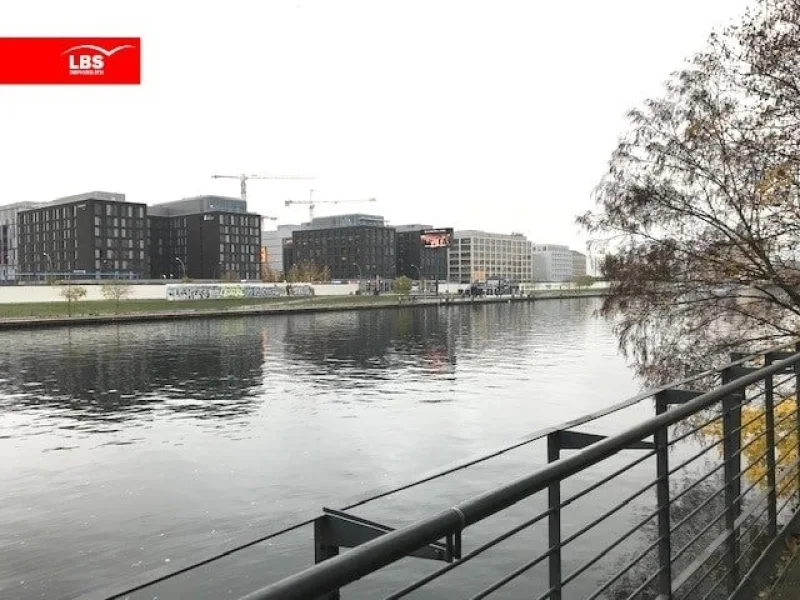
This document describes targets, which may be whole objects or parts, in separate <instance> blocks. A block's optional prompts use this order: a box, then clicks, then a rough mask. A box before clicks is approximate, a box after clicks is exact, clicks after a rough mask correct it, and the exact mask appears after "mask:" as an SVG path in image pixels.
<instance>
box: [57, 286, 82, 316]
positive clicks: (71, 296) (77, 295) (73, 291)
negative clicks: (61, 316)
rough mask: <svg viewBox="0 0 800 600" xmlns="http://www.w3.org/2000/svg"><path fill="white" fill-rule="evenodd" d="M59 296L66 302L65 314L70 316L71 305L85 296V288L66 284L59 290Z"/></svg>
mask: <svg viewBox="0 0 800 600" xmlns="http://www.w3.org/2000/svg"><path fill="white" fill-rule="evenodd" d="M59 294H60V295H61V297H62V298H64V300H66V301H67V314H68V315H69V316H72V303H73V302H77V301H78V300H80V299H81V298H83V297H84V296H86V288H85V287H81V286H79V285H69V284H67V285H66V286H65V287H62V288H61V291H60V292H59Z"/></svg>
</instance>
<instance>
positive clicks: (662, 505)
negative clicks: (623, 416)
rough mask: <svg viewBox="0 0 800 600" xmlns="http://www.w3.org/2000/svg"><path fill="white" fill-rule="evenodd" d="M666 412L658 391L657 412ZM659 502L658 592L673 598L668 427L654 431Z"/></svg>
mask: <svg viewBox="0 0 800 600" xmlns="http://www.w3.org/2000/svg"><path fill="white" fill-rule="evenodd" d="M666 411H667V400H666V398H665V396H664V392H659V393H658V394H656V414H659V415H660V414H661V413H664V412H666ZM653 441H654V442H655V445H656V478H657V482H656V501H657V503H658V594H659V596H658V597H659V599H663V600H672V537H671V531H670V530H671V528H672V525H671V521H670V514H669V509H670V491H669V428H667V427H663V428H661V429H659V430H658V431H656V432H655V434H654V435H653Z"/></svg>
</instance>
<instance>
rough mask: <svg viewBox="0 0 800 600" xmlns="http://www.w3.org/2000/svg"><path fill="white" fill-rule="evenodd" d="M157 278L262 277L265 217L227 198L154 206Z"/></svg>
mask: <svg viewBox="0 0 800 600" xmlns="http://www.w3.org/2000/svg"><path fill="white" fill-rule="evenodd" d="M148 215H149V217H148V220H149V231H150V238H151V240H152V243H153V246H152V251H151V261H152V263H153V265H154V268H153V273H152V276H153V277H154V278H162V277H168V278H180V277H182V276H184V275H185V276H186V277H189V278H192V279H218V278H221V277H225V276H227V277H233V278H235V279H252V280H255V279H259V278H260V257H261V223H260V221H261V218H260V216H259V215H257V214H255V213H249V212H247V203H246V202H245V201H244V200H240V199H238V198H231V197H227V196H196V197H193V198H184V199H182V200H176V201H173V202H164V203H160V204H154V205H152V206H150V207H148Z"/></svg>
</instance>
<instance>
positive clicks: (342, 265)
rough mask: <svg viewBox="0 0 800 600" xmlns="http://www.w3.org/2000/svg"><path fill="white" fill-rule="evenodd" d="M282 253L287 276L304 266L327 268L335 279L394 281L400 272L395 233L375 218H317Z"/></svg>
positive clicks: (304, 226)
mask: <svg viewBox="0 0 800 600" xmlns="http://www.w3.org/2000/svg"><path fill="white" fill-rule="evenodd" d="M286 241H287V242H288V240H286ZM283 251H284V253H285V257H290V261H287V260H286V258H285V259H284V267H285V268H286V272H288V269H290V268H291V266H292V265H301V264H303V263H311V264H314V265H316V266H317V267H328V269H329V270H330V273H331V278H332V279H362V278H363V279H368V278H375V277H378V278H382V279H393V278H394V277H395V274H396V272H397V264H396V254H395V253H396V233H395V230H394V228H393V227H387V226H386V223H385V221H384V219H383V217H380V216H376V215H363V214H351V215H336V216H333V217H319V218H316V219H314V220H313V221H311V223H304V224H303V228H302V229H300V230H298V231H293V232H292V241H291V243H284V247H283Z"/></svg>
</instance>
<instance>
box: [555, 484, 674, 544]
mask: <svg viewBox="0 0 800 600" xmlns="http://www.w3.org/2000/svg"><path fill="white" fill-rule="evenodd" d="M657 483H658V480H657V479H656V480H654V481H652V482H651V483H648V484H647V485H645V486H643V487H641V488H639V489H638V490H636V491H635V492H634V493H632V494H629V495H628V496H627V497H625V499H623V500H622V501H621V502H618V503H617V504H615V505H614V506H612V507H611V508H609V509H608V510H607V511H605V512H604V513H603V514H602V515H600V516H599V517H597V518H596V519H594V520H593V521H590V522H589V523H587V524H586V525H584V526H583V527H581V528H580V529H579V530H578V531H576V532H575V533H573V534H571V535H570V536H568V537H566V538H565V539H564V540H562V542H561V547H562V548H563V547H564V546H566V545H567V544H569V543H571V542H574V541H575V540H576V539H578V538H579V537H580V536H582V535H583V534H585V533H586V532H587V531H591V530H592V529H594V528H595V527H597V526H598V525H599V524H600V523H602V522H603V521H605V520H606V519H607V518H609V517H610V516H612V515H614V514H616V513H617V512H618V511H619V510H620V509H622V508H625V507H626V506H627V505H628V504H630V503H631V502H633V501H634V500H636V498H638V497H639V496H641V495H642V494H644V493H645V492H646V491H647V490H649V489H650V488H652V487H653V486H654V485H656V484H657Z"/></svg>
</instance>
